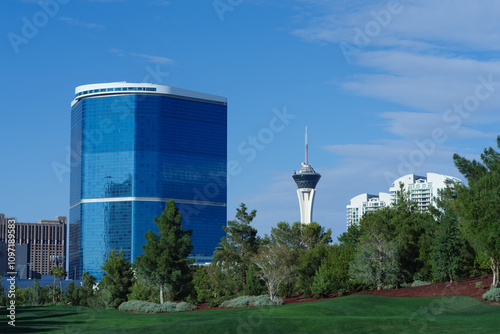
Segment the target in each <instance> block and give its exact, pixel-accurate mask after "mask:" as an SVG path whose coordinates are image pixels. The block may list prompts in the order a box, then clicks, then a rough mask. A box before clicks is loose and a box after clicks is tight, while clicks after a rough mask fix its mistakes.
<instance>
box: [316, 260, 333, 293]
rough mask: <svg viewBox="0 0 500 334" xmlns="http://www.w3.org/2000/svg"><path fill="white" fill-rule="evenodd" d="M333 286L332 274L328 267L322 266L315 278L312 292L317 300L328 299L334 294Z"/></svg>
mask: <svg viewBox="0 0 500 334" xmlns="http://www.w3.org/2000/svg"><path fill="white" fill-rule="evenodd" d="M332 285H333V284H332V278H331V274H330V273H329V271H328V269H327V268H326V266H324V265H321V266H320V267H319V269H318V270H316V274H315V275H314V277H313V284H312V286H311V292H312V293H314V297H316V298H321V297H326V296H328V294H329V293H330V292H332Z"/></svg>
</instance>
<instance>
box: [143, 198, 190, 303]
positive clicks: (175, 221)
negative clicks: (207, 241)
mask: <svg viewBox="0 0 500 334" xmlns="http://www.w3.org/2000/svg"><path fill="white" fill-rule="evenodd" d="M154 221H155V223H156V225H157V226H158V230H159V232H158V234H156V233H154V232H153V231H152V230H150V231H149V232H147V233H146V234H145V238H146V240H147V243H146V244H145V245H143V246H142V249H144V254H142V255H141V256H138V257H137V258H136V261H135V266H136V269H137V270H136V274H137V276H138V277H140V278H141V279H143V280H144V282H145V283H146V284H148V285H150V286H153V287H157V288H159V290H160V303H161V304H163V301H164V298H163V292H164V290H167V291H168V292H169V293H170V295H171V297H172V298H174V299H175V298H181V297H184V296H187V294H188V292H189V291H187V289H186V288H187V286H188V283H189V282H190V281H191V280H192V276H191V270H190V269H189V265H190V264H192V263H193V262H194V259H188V258H187V257H188V255H189V254H190V253H191V251H192V250H193V246H192V245H191V235H192V234H193V231H192V230H187V231H185V230H184V226H183V225H182V215H181V213H180V211H179V209H178V208H176V206H175V202H174V201H173V200H171V201H170V202H168V203H167V205H166V207H165V210H164V211H163V212H162V214H161V216H160V218H158V217H155V218H154Z"/></svg>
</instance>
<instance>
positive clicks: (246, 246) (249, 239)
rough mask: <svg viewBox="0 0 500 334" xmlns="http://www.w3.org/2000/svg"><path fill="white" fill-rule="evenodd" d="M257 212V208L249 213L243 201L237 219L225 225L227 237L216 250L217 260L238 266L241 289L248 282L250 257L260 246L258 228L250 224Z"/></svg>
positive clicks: (215, 256) (215, 258) (237, 210)
mask: <svg viewBox="0 0 500 334" xmlns="http://www.w3.org/2000/svg"><path fill="white" fill-rule="evenodd" d="M256 214H257V211H256V210H252V211H251V212H250V213H248V212H247V207H246V205H245V204H244V203H241V204H240V207H239V208H238V209H236V219H235V220H230V221H228V222H227V226H224V227H223V229H224V231H225V232H226V237H225V238H222V240H221V243H219V246H218V247H217V249H216V250H215V252H214V260H215V261H217V262H219V261H223V262H225V263H226V265H225V266H227V265H231V266H232V267H234V268H237V271H238V274H239V275H240V277H241V284H240V285H241V286H240V290H242V289H243V287H244V286H245V285H246V282H247V271H248V266H249V265H250V263H251V260H250V258H251V257H252V255H253V254H255V253H256V252H257V249H258V247H259V242H260V239H259V238H258V237H257V230H256V229H255V228H253V227H252V226H251V225H250V224H251V222H252V220H253V219H254V218H255V216H256ZM226 268H227V267H226Z"/></svg>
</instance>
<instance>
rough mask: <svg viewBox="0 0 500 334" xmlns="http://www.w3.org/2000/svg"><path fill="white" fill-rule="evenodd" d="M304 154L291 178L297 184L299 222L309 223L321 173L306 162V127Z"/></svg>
mask: <svg viewBox="0 0 500 334" xmlns="http://www.w3.org/2000/svg"><path fill="white" fill-rule="evenodd" d="M305 149H306V156H305V158H306V159H305V162H303V163H302V164H301V167H300V170H299V171H298V172H294V174H293V175H292V178H293V180H294V181H295V183H296V184H297V188H298V189H297V195H298V197H299V205H300V222H301V223H302V224H309V223H311V221H312V210H313V204H314V195H315V193H316V185H317V184H318V181H319V179H320V178H321V175H320V174H318V173H316V172H315V171H314V169H313V168H312V166H311V165H309V163H308V157H307V153H308V152H307V151H308V145H307V127H306V145H305Z"/></svg>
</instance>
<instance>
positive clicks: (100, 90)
mask: <svg viewBox="0 0 500 334" xmlns="http://www.w3.org/2000/svg"><path fill="white" fill-rule="evenodd" d="M116 94H160V95H171V96H178V97H183V98H191V99H197V100H204V101H213V102H218V103H224V104H226V103H227V99H226V98H225V97H221V96H216V95H211V94H205V93H200V92H195V91H192V90H187V89H182V88H175V87H170V86H163V85H156V84H151V83H132V82H126V81H122V82H109V83H100V84H89V85H82V86H78V87H76V88H75V99H74V100H73V101H72V102H71V107H73V106H74V105H75V104H77V103H78V101H80V100H81V99H82V98H84V97H94V96H102V95H116Z"/></svg>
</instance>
